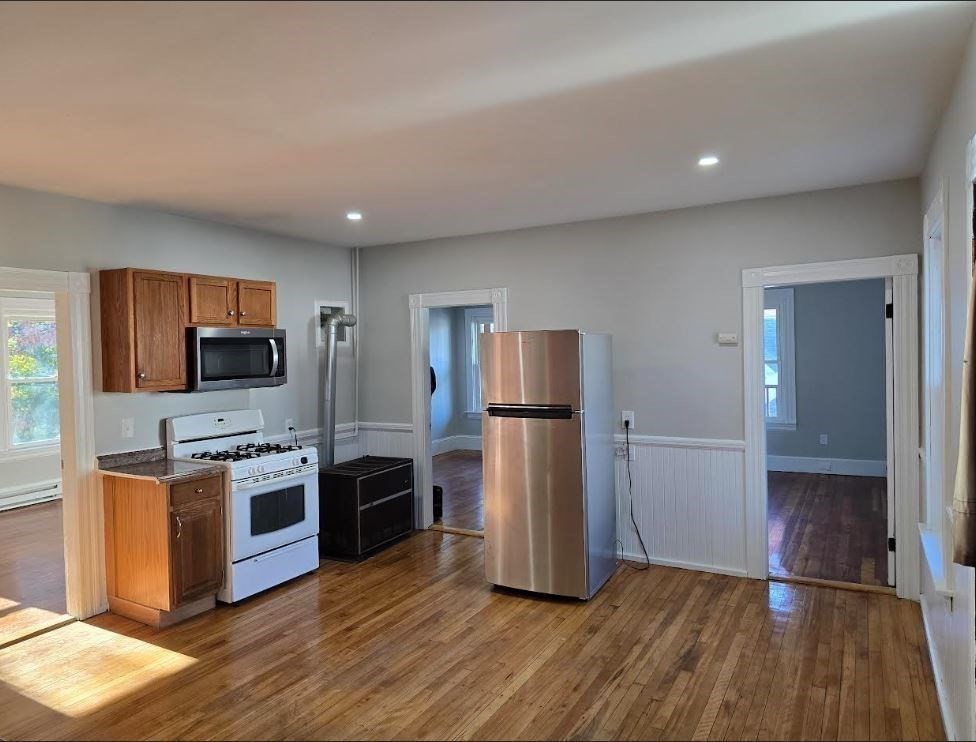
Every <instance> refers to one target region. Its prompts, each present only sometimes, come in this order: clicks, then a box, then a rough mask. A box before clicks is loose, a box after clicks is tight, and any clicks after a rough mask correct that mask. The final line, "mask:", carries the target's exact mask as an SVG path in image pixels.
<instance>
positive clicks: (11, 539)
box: [0, 501, 67, 646]
mask: <svg viewBox="0 0 976 742" xmlns="http://www.w3.org/2000/svg"><path fill="white" fill-rule="evenodd" d="M66 610H67V608H66V606H65V599H64V530H63V527H62V523H61V502H60V501H54V502H45V503H42V504H40V505H30V506H28V507H24V508H17V509H16V510H4V511H0V646H3V645H4V644H8V643H9V642H11V641H16V640H18V639H20V638H22V637H23V636H26V635H29V634H32V633H34V632H36V631H38V630H41V629H43V628H45V627H47V626H51V625H53V624H56V623H60V622H62V621H64V620H65V619H66V618H67V616H65V615H64V614H65V611H66Z"/></svg>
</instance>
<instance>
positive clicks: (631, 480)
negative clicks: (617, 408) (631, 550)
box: [620, 420, 651, 572]
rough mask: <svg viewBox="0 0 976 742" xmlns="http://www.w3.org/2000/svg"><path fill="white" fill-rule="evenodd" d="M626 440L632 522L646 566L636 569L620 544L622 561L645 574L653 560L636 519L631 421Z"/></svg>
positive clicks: (627, 423)
mask: <svg viewBox="0 0 976 742" xmlns="http://www.w3.org/2000/svg"><path fill="white" fill-rule="evenodd" d="M624 439H625V441H626V443H625V445H626V449H625V451H624V453H625V455H626V457H627V492H628V493H629V495H630V522H631V523H633V524H634V532H635V533H636V534H637V540H638V541H639V542H640V545H641V551H643V552H644V562H645V564H644V566H643V567H635V566H633V565H632V564H630V563H629V562H627V560H626V559H624V558H623V544H620V551H621V555H620V560H621V561H622V562H623V563H624V564H626V565H627V566H628V567H630V568H631V569H634V570H637V571H638V572H643V571H644V570H645V569H649V568H650V566H651V558H650V557H649V556H648V555H647V547H646V546H645V545H644V537H643V536H641V532H640V526H638V525H637V518H635V517H634V476H633V474H632V473H631V471H630V420H624Z"/></svg>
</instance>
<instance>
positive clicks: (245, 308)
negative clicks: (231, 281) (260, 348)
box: [237, 281, 276, 327]
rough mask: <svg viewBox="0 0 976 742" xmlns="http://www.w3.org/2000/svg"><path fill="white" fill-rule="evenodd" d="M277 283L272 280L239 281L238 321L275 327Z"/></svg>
mask: <svg viewBox="0 0 976 742" xmlns="http://www.w3.org/2000/svg"><path fill="white" fill-rule="evenodd" d="M275 302H276V296H275V284H274V282H272V281H239V282H238V284H237V304H238V312H237V314H238V317H237V321H238V323H239V324H241V325H253V326H255V327H274V326H275V320H276V312H275Z"/></svg>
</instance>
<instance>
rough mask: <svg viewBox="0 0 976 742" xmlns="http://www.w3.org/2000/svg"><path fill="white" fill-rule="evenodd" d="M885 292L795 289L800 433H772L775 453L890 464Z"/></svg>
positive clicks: (866, 284)
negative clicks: (887, 459) (822, 437)
mask: <svg viewBox="0 0 976 742" xmlns="http://www.w3.org/2000/svg"><path fill="white" fill-rule="evenodd" d="M884 291H885V288H884V281H883V280H880V279H879V280H876V281H845V282H842V283H821V284H811V285H809V286H796V287H794V288H793V323H794V337H795V340H796V430H792V431H785V430H769V431H767V434H766V448H767V452H768V453H769V454H771V455H773V456H804V457H811V458H835V459H861V460H870V461H883V460H884V459H885V451H886V445H885V443H886V441H885V436H886V431H885V339H884V333H885V320H884ZM821 433H826V434H827V436H828V443H827V445H826V446H822V445H820V434H821Z"/></svg>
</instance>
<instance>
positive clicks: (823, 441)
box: [820, 433, 827, 446]
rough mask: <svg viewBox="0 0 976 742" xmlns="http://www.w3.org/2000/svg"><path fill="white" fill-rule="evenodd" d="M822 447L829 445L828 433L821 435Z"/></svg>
mask: <svg viewBox="0 0 976 742" xmlns="http://www.w3.org/2000/svg"><path fill="white" fill-rule="evenodd" d="M820 445H821V446H826V445H827V434H826V433H821V434H820Z"/></svg>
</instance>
